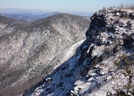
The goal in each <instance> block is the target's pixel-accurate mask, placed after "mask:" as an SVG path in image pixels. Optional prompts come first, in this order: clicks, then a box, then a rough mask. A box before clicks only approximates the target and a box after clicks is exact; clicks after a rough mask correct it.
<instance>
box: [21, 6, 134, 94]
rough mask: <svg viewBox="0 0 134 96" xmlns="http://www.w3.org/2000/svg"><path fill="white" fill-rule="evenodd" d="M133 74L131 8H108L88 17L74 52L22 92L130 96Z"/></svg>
mask: <svg viewBox="0 0 134 96" xmlns="http://www.w3.org/2000/svg"><path fill="white" fill-rule="evenodd" d="M133 73H134V10H129V9H117V8H109V9H106V10H100V11H98V12H96V13H94V15H93V16H92V17H91V23H90V27H89V28H88V30H87V32H86V40H85V41H84V42H83V43H82V44H81V45H80V46H79V47H78V48H77V50H76V53H75V55H74V56H72V57H71V58H70V59H69V60H67V61H66V62H64V63H63V64H62V65H61V66H59V67H58V68H57V69H55V70H54V71H53V72H51V74H49V75H47V76H46V77H44V78H43V79H42V81H40V82H39V83H37V84H36V85H35V86H33V87H32V88H31V89H30V90H28V92H25V93H24V94H23V95H28V96H118V95H119V94H124V95H120V96H126V95H125V94H127V96H128V95H129V96H133V94H134V93H133V92H134V82H133V81H134V75H133Z"/></svg>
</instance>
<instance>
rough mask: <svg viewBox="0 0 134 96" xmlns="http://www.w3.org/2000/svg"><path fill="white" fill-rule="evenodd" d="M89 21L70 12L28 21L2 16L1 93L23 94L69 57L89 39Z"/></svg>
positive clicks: (0, 41) (6, 95) (0, 22)
mask: <svg viewBox="0 0 134 96" xmlns="http://www.w3.org/2000/svg"><path fill="white" fill-rule="evenodd" d="M89 23H90V19H88V18H84V17H79V16H75V15H69V14H59V15H54V16H51V17H48V18H45V19H41V20H39V21H36V22H33V23H28V24H27V23H26V22H22V23H21V22H20V21H15V20H12V19H8V18H4V17H2V16H1V17H0V24H1V26H0V32H1V34H2V35H1V37H0V45H1V46H0V84H1V86H0V90H1V91H0V93H1V94H4V95H5V96H8V95H10V94H11V93H12V94H20V93H17V91H19V92H21V93H22V92H23V91H24V90H25V89H28V87H30V86H31V85H32V84H35V81H36V82H37V80H40V79H41V78H42V77H43V76H46V74H48V73H50V72H51V71H52V70H54V69H56V68H57V67H58V66H60V65H61V64H62V63H63V62H65V61H66V60H68V59H69V58H70V57H71V56H72V55H74V53H75V49H76V48H77V47H78V46H79V45H80V44H81V43H82V42H83V40H84V39H85V36H84V33H85V32H86V30H87V28H88V26H89ZM6 31H8V32H6ZM26 85H27V86H26ZM13 90H16V91H13Z"/></svg>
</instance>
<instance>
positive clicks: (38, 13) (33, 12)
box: [0, 8, 92, 22]
mask: <svg viewBox="0 0 134 96" xmlns="http://www.w3.org/2000/svg"><path fill="white" fill-rule="evenodd" d="M60 13H61V12H48V11H44V10H38V9H15V8H8V9H0V15H2V16H5V17H8V18H13V19H16V20H24V21H30V22H34V21H36V20H39V19H43V18H46V17H49V16H52V15H55V14H60ZM68 13H69V14H73V15H78V16H86V17H90V16H91V15H92V13H88V12H68Z"/></svg>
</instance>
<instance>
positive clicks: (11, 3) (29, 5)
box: [0, 0, 134, 12]
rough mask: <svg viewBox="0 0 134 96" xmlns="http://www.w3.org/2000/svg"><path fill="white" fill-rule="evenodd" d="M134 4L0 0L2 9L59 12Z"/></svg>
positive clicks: (89, 0) (107, 0)
mask: <svg viewBox="0 0 134 96" xmlns="http://www.w3.org/2000/svg"><path fill="white" fill-rule="evenodd" d="M120 4H134V0H0V9H3V8H21V9H44V10H46V11H59V12H94V11H97V10H99V9H101V8H102V7H103V6H104V7H109V6H113V5H115V6H118V5H120Z"/></svg>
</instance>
